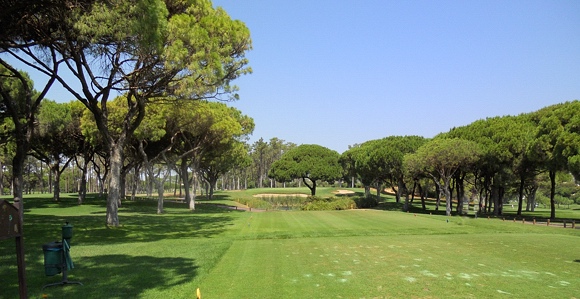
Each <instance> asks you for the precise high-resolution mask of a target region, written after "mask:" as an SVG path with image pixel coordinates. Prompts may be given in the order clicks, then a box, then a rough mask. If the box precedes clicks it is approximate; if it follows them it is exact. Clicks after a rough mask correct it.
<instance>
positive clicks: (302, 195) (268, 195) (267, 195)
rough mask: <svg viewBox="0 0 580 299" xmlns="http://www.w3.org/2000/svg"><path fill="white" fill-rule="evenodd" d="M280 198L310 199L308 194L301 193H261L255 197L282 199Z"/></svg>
mask: <svg viewBox="0 0 580 299" xmlns="http://www.w3.org/2000/svg"><path fill="white" fill-rule="evenodd" d="M280 196H287V197H308V195H307V194H301V193H292V194H279V193H261V194H254V197H280Z"/></svg>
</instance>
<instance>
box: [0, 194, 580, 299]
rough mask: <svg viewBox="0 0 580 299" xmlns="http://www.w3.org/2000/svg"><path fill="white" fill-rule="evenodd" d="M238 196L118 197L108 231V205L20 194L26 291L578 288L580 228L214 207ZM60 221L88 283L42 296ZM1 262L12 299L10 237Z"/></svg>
mask: <svg viewBox="0 0 580 299" xmlns="http://www.w3.org/2000/svg"><path fill="white" fill-rule="evenodd" d="M288 189H290V188H288ZM266 190H268V193H272V189H266ZM275 190H278V189H275ZM331 191H332V190H329V191H328V192H329V193H330V192H331ZM359 191H360V190H357V192H359ZM264 193H266V192H264ZM289 193H295V190H293V191H291V192H289ZM254 194H256V193H254ZM240 196H247V197H252V196H253V194H252V193H251V192H248V193H246V192H233V191H232V192H222V193H218V194H217V196H216V199H215V200H214V201H211V202H206V201H200V203H199V204H198V205H197V208H198V209H197V210H196V211H195V212H189V211H188V210H187V209H186V206H185V204H181V203H170V202H166V203H165V210H166V213H165V214H163V215H157V214H155V212H156V201H135V202H130V201H125V202H124V203H123V206H122V208H121V209H120V219H121V223H122V226H121V227H119V228H107V227H106V226H104V221H105V206H104V200H99V199H96V198H94V199H89V200H87V202H86V203H85V204H84V205H82V206H78V205H76V199H75V198H74V196H72V195H71V197H68V198H67V197H65V198H64V199H63V200H62V201H61V202H59V203H55V202H53V201H51V199H50V198H49V197H48V196H45V197H43V196H35V197H34V198H32V197H30V198H26V199H25V207H26V211H25V228H24V229H25V230H24V231H25V236H26V237H25V246H26V263H27V283H28V293H29V296H30V298H42V296H43V294H44V295H46V296H47V297H48V298H83V297H84V298H194V297H195V295H194V294H195V290H196V288H198V287H199V288H200V289H201V291H202V295H203V298H294V297H301V298H504V297H516V298H524V297H528V298H537V297H551V298H577V297H578V292H577V290H578V289H580V255H579V254H578V248H580V230H572V229H562V228H554V227H546V226H540V225H531V224H529V222H528V224H522V223H521V222H520V221H518V222H512V221H501V220H498V219H487V218H478V219H474V218H468V217H458V216H454V217H445V216H441V215H438V214H433V215H429V214H428V213H426V214H419V213H414V212H411V213H401V212H394V211H389V208H390V207H394V206H396V205H395V204H394V203H392V202H391V201H389V200H387V202H386V203H384V204H383V208H384V210H349V211H321V212H303V211H292V212H281V211H278V212H256V213H254V212H242V211H236V210H229V209H223V208H218V207H216V205H214V204H215V203H222V204H223V203H232V202H234V201H233V200H234V199H235V197H240ZM428 208H429V209H431V208H432V207H431V206H429V207H428ZM559 211H560V210H558V212H559ZM538 213H543V211H538ZM567 213H569V214H566V216H571V217H567V218H576V219H578V218H577V217H578V212H577V210H573V209H571V210H570V211H567ZM539 215H541V214H539ZM65 221H70V222H71V224H72V225H73V226H74V237H73V240H72V250H71V255H72V258H73V261H74V263H75V268H74V269H72V270H71V271H70V272H69V280H74V281H81V282H82V283H83V284H84V285H83V286H76V285H70V286H65V287H60V286H59V287H51V288H47V289H45V290H44V291H42V290H41V288H42V286H43V285H45V284H48V283H52V282H58V281H60V279H61V276H60V275H57V276H53V277H47V276H45V275H44V268H43V256H42V249H41V246H42V244H43V243H47V242H50V241H54V240H57V239H59V238H60V227H61V226H62V225H63V224H64V222H65ZM0 265H2V267H0V277H2V287H1V292H0V298H17V297H18V287H17V278H16V265H15V253H14V242H12V241H11V240H2V241H0ZM5 265H7V266H5Z"/></svg>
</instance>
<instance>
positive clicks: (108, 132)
mask: <svg viewBox="0 0 580 299" xmlns="http://www.w3.org/2000/svg"><path fill="white" fill-rule="evenodd" d="M121 20H122V21H121ZM0 26H1V27H2V29H3V30H2V32H1V33H0V53H2V55H1V56H2V57H0V66H1V69H0V78H2V82H1V84H0V95H1V96H2V107H0V113H2V114H3V117H4V118H10V119H11V120H12V121H13V124H14V130H13V131H14V132H15V133H14V135H13V136H14V144H15V150H14V157H13V161H12V168H13V182H12V183H13V192H14V201H15V204H16V205H18V206H19V210H20V212H21V213H22V211H23V210H24V209H23V206H22V202H21V200H20V199H21V198H22V190H23V165H24V162H25V159H26V156H27V155H28V153H29V152H30V150H31V141H32V136H33V131H34V129H35V128H34V126H35V124H36V120H35V118H36V115H37V112H38V109H39V107H40V103H41V101H42V100H43V99H44V97H45V95H46V93H47V92H48V90H49V89H50V88H51V87H52V85H53V84H54V83H57V84H60V85H61V86H62V87H63V88H64V89H65V90H67V91H68V92H69V93H70V94H71V95H72V96H73V97H74V98H75V99H76V100H78V101H79V102H80V103H81V104H82V105H83V106H84V107H85V108H86V109H87V110H88V111H90V113H91V114H92V117H93V120H94V122H95V125H96V126H95V127H96V128H97V129H98V132H99V138H101V139H102V142H101V144H102V145H103V148H102V151H103V152H105V153H106V157H107V163H108V165H109V167H108V169H109V184H108V186H109V188H108V197H107V213H106V215H107V216H106V217H107V224H108V225H112V226H118V225H119V219H118V213H117V211H118V204H119V202H120V199H121V195H122V193H121V192H122V189H123V186H124V182H123V181H122V180H123V177H124V176H123V175H122V173H123V168H124V167H125V155H124V150H125V149H126V148H127V146H128V144H129V143H130V141H131V139H132V138H133V135H137V134H138V131H137V129H138V128H139V126H140V124H141V122H142V121H143V119H144V118H145V117H146V110H148V109H147V107H148V105H149V104H151V103H155V102H159V101H163V102H171V103H173V104H174V105H175V104H177V103H182V102H183V101H189V100H200V99H208V98H217V97H220V96H225V97H233V98H236V97H237V95H236V94H235V90H236V88H235V86H232V85H230V83H231V81H232V80H234V79H236V78H238V77H239V76H241V75H243V74H247V73H249V72H251V69H250V68H248V67H247V63H248V61H247V59H246V58H245V52H246V51H247V50H249V49H250V48H251V41H250V35H249V30H248V29H247V27H246V26H245V24H244V23H242V22H240V21H237V20H232V19H231V18H230V17H229V16H228V15H227V13H226V12H225V11H224V10H223V9H221V8H214V7H213V5H212V3H211V1H209V0H185V1H184V0H82V1H79V0H40V1H38V0H36V1H32V0H31V1H28V0H26V1H8V2H7V3H5V6H4V7H3V9H2V14H1V15H0ZM7 56H8V57H11V58H12V59H14V60H16V61H19V62H20V63H22V64H24V65H26V66H27V67H28V68H30V69H32V70H33V71H35V72H37V73H39V74H43V75H45V76H46V78H47V81H46V84H45V85H44V86H43V87H42V88H41V89H40V91H39V92H36V91H35V90H34V89H33V86H32V85H31V84H30V80H29V79H28V78H27V76H26V75H25V74H24V73H21V72H20V71H19V70H17V69H16V68H15V67H14V66H13V65H12V64H11V63H9V62H8V60H6V59H4V57H7ZM117 96H119V97H121V100H119V102H121V101H122V102H123V103H122V105H121V103H118V105H117V106H115V105H112V101H113V99H115V98H116V97H117ZM118 106H121V107H124V108H125V109H123V110H122V114H119V115H116V114H117V113H119V112H118V111H119V110H118V109H117V107H118ZM114 118H116V119H117V120H120V122H115V121H113V119H114ZM112 124H117V125H115V126H112ZM21 217H22V214H21Z"/></svg>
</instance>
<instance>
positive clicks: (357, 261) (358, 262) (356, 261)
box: [352, 260, 360, 264]
mask: <svg viewBox="0 0 580 299" xmlns="http://www.w3.org/2000/svg"><path fill="white" fill-rule="evenodd" d="M352 262H353V263H355V264H360V261H359V260H352Z"/></svg>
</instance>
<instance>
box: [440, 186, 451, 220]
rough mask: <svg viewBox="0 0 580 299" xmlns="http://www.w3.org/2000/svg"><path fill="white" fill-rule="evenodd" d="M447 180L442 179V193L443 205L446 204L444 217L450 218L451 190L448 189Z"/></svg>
mask: <svg viewBox="0 0 580 299" xmlns="http://www.w3.org/2000/svg"><path fill="white" fill-rule="evenodd" d="M449 183H450V182H449V179H448V178H443V186H442V189H443V193H444V194H445V203H446V209H445V215H447V216H451V210H452V204H451V190H450V189H449Z"/></svg>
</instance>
